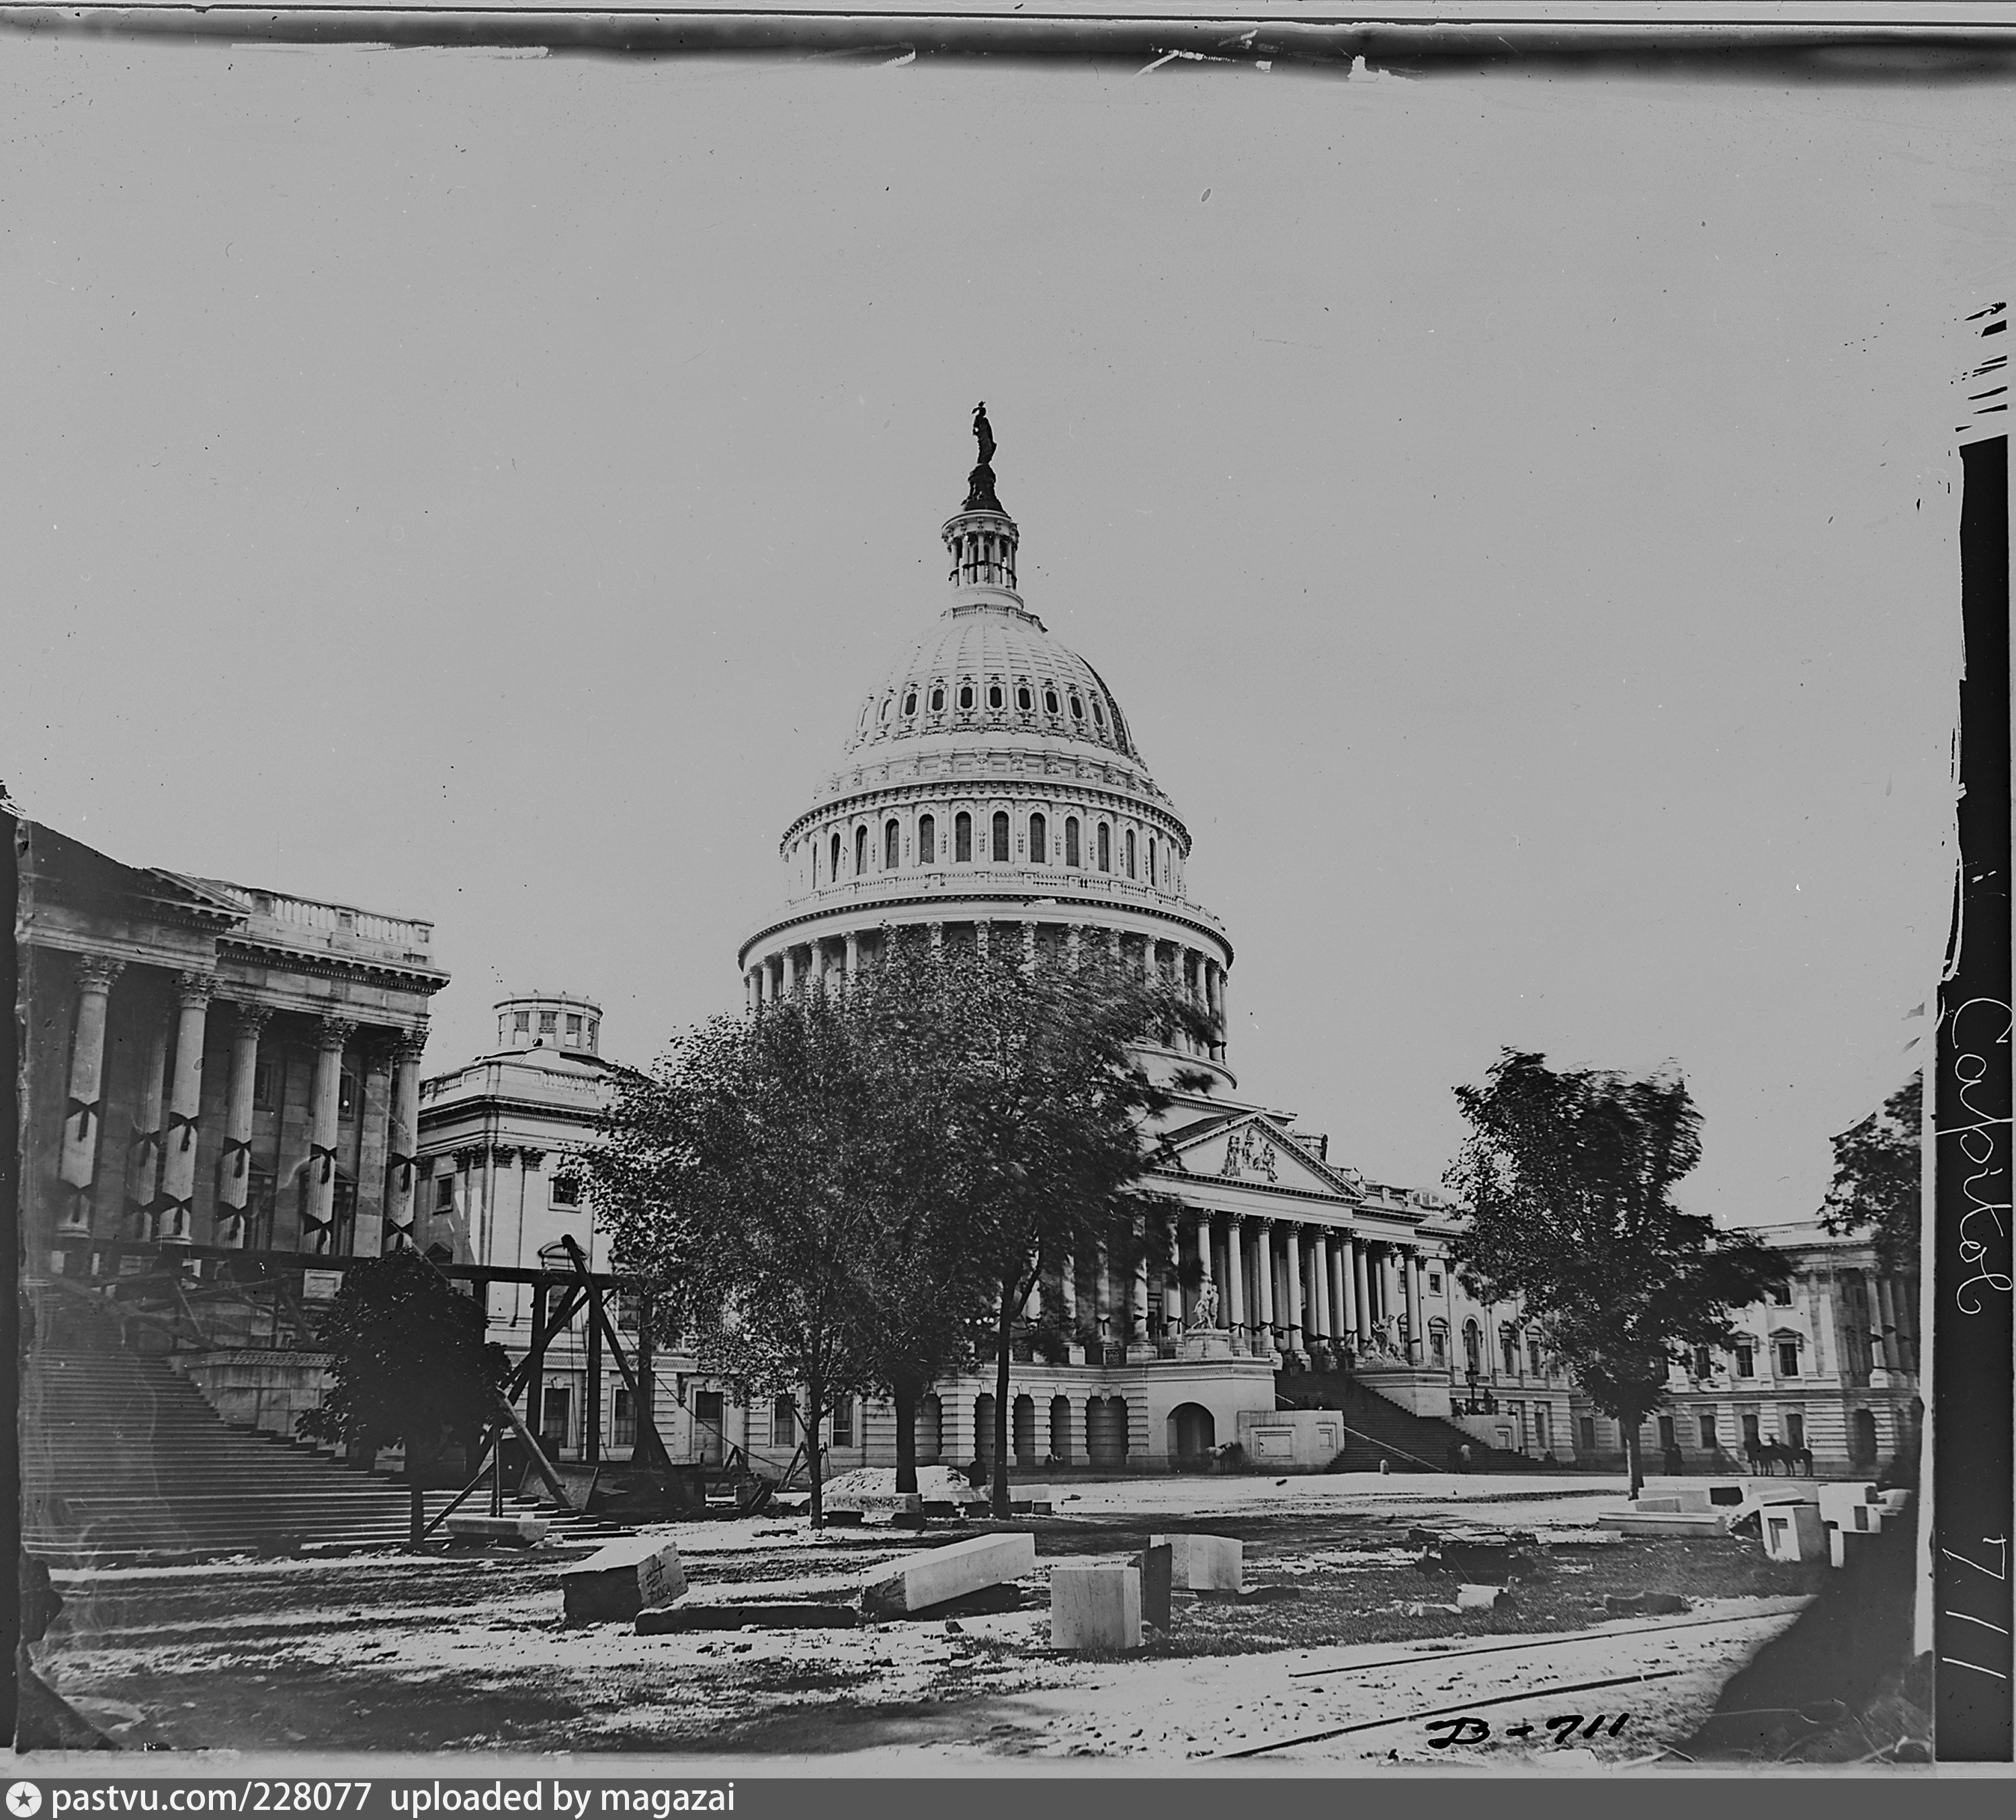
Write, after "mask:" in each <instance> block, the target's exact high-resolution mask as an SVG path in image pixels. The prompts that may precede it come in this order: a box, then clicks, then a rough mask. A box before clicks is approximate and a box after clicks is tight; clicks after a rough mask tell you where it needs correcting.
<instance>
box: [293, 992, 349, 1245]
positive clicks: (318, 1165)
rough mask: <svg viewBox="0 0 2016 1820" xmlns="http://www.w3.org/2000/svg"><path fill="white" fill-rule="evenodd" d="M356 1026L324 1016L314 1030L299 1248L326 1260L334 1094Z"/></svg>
mask: <svg viewBox="0 0 2016 1820" xmlns="http://www.w3.org/2000/svg"><path fill="white" fill-rule="evenodd" d="M355 1028H356V1026H355V1024H353V1023H349V1022H348V1021H347V1020H344V1019H343V1018H340V1017H325V1018H324V1019H323V1020H322V1022H321V1023H319V1025H318V1026H317V1027H316V1028H315V1088H314V1091H313V1093H312V1095H311V1097H310V1099H309V1101H308V1117H309V1120H310V1123H309V1126H308V1218H307V1219H306V1221H304V1230H303V1231H302V1233H301V1249H302V1250H304V1251H307V1252H311V1253H313V1254H314V1255H315V1256H316V1257H327V1256H328V1255H329V1252H330V1250H331V1249H332V1248H333V1246H334V1244H335V1242H336V1131H337V1092H338V1091H339V1089H340V1086H341V1083H342V1077H343V1046H344V1044H345V1043H347V1042H348V1041H350V1033H351V1031H352V1030H355Z"/></svg>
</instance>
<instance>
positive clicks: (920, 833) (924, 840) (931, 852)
mask: <svg viewBox="0 0 2016 1820" xmlns="http://www.w3.org/2000/svg"><path fill="white" fill-rule="evenodd" d="M937 863H938V822H937V820H936V819H935V818H934V817H932V816H930V815H923V816H920V817H919V818H918V820H917V864H918V865H936V864H937Z"/></svg>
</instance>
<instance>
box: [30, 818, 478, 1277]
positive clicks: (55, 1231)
mask: <svg viewBox="0 0 2016 1820" xmlns="http://www.w3.org/2000/svg"><path fill="white" fill-rule="evenodd" d="M16 826H17V827H19V828H20V829H21V831H22V833H23V835H24V836H25V843H24V844H25V849H26V851H25V854H24V858H23V891H22V910H21V927H22V930H23V935H24V937H25V941H24V947H23V972H24V973H25V975H26V984H27V993H28V998H29V1002H31V1005H34V1007H35V1008H36V1010H37V1013H38V1018H39V1019H40V1020H41V1022H42V1023H43V1024H44V1026H45V1027H46V1028H47V1029H49V1030H51V1031H52V1032H54V1031H60V1032H61V1033H62V1038H63V1040H61V1041H47V1042H42V1043H38V1044H37V1045H34V1046H33V1047H32V1048H31V1059H30V1066H29V1068H28V1070H27V1082H26V1084H27V1100H28V1106H27V1121H26V1129H27V1146H26V1149H25V1153H24V1156H23V1165H24V1182H23V1186H24V1189H26V1191H27V1192H26V1193H25V1195H24V1207H25V1210H26V1213H27V1220H26V1221H25V1225H26V1228H27V1231H26V1237H27V1243H28V1246H29V1266H30V1268H31V1271H37V1272H40V1271H49V1272H52V1273H54V1274H61V1275H90V1274H95V1273H96V1270H97V1269H98V1268H101V1267H102V1266H103V1262H104V1261H105V1259H106V1257H107V1256H108V1255H110V1254H111V1253H114V1252H116V1251H117V1250H121V1249H122V1248H124V1247H125V1246H141V1247H149V1246H164V1247H168V1248H171V1249H172V1248H174V1247H176V1246H193V1247H198V1248H202V1247H209V1246H221V1247H225V1248H229V1249H232V1250H245V1249H255V1250H280V1251H287V1252H297V1253H308V1254H311V1255H331V1254H337V1255H345V1256H375V1255H376V1254H377V1253H379V1252H380V1250H381V1249H383V1248H384V1247H386V1246H395V1245H398V1244H401V1243H410V1242H412V1226H413V1220H412V1206H413V1199H412V1188H411V1183H410V1180H409V1175H410V1169H409V1160H410V1157H411V1154H412V1149H413V1145H412V1138H411V1135H410V1134H411V1131H412V1118H413V1111H412V1108H413V1102H414V1099H415V1097H416V1092H417V1085H418V1077H419V1045H422V1044H423V1043H424V1041H425V1040H426V1031H427V1002H428V1000H429V998H430V997H431V996H432V995H433V994H434V993H435V992H437V991H439V990H440V989H441V987H442V986H444V985H445V984H447V980H448V975H447V973H445V971H444V970H443V969H441V967H440V966H438V965H437V963H436V962H435V959H434V952H433V930H432V927H431V926H430V925H429V924H427V923H421V922H417V921H414V920H412V919H404V918H398V917H389V916H383V915H377V914H375V913H373V912H367V911H364V910H360V909H357V908H353V907H351V906H348V905H337V904H327V903H322V902H319V901H314V900H311V899H308V898H303V897H290V896H288V895H286V894H281V893H277V892H271V891H264V890H254V889H250V888H248V887H243V886H239V885H235V884H231V883H227V882H225V881H223V880H221V879H196V878H191V877H188V876H183V875H181V874H178V873H171V872H164V871H162V870H160V869H153V868H146V867H135V866H128V865H122V864H121V863H120V862H119V861H115V860H113V859H112V858H110V857H109V856H107V855H106V854H100V853H98V852H96V851H95V850H93V849H92V848H89V847H85V845H84V844H83V843H81V842H78V841H76V840H71V839H70V837H69V836H65V835H63V834H60V833H57V832H56V830H54V829H48V828H45V827H41V826H39V825H32V824H16ZM402 1114H403V1117H404V1121H405V1122H404V1124H403V1126H402V1125H401V1116H402Z"/></svg>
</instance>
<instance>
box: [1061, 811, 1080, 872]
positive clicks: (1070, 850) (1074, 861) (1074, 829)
mask: <svg viewBox="0 0 2016 1820" xmlns="http://www.w3.org/2000/svg"><path fill="white" fill-rule="evenodd" d="M1079 863H1080V862H1079V859H1078V817H1077V816H1075V815H1067V816H1066V817H1065V818H1064V864H1065V865H1078V864H1079Z"/></svg>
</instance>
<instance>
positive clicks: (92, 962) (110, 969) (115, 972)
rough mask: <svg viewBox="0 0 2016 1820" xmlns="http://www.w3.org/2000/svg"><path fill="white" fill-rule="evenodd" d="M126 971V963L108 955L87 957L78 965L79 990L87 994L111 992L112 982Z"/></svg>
mask: <svg viewBox="0 0 2016 1820" xmlns="http://www.w3.org/2000/svg"><path fill="white" fill-rule="evenodd" d="M125 970H126V963H125V962H124V961H117V960H113V959H111V957H110V956H109V955H85V957H84V959H81V960H80V961H79V962H77V986H78V988H79V989H80V990H81V991H85V992H109V991H111V990H112V982H113V980H116V979H117V978H118V977H119V976H120V975H121V973H124V972H125Z"/></svg>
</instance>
